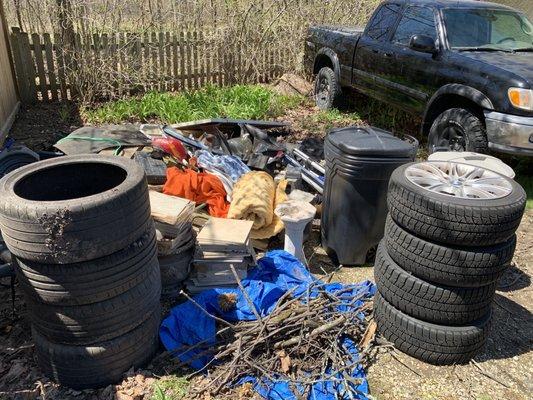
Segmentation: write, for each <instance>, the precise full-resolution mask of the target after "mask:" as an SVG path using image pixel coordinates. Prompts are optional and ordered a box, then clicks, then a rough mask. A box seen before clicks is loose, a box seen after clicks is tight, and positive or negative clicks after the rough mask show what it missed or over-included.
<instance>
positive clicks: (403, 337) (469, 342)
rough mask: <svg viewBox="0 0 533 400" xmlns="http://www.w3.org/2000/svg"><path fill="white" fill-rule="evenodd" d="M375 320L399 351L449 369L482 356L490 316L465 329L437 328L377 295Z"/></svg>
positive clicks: (454, 327) (444, 326)
mask: <svg viewBox="0 0 533 400" xmlns="http://www.w3.org/2000/svg"><path fill="white" fill-rule="evenodd" d="M374 318H375V320H376V323H377V326H378V331H379V332H380V333H381V334H382V335H383V337H385V339H387V340H389V341H390V342H392V343H393V344H394V345H395V347H396V348H397V349H398V350H401V351H403V352H404V353H405V354H408V355H410V356H412V357H415V358H417V359H419V360H422V361H425V362H428V363H430V364H435V365H450V364H462V363H466V362H468V361H469V360H471V359H472V358H473V357H474V356H475V355H476V354H478V353H479V352H481V350H482V349H483V347H484V346H485V343H486V341H487V336H488V333H489V330H490V321H491V313H488V314H487V315H485V316H483V318H481V319H479V320H478V321H475V322H472V323H470V324H468V325H465V326H446V325H436V324H431V323H429V322H424V321H420V320H418V319H416V318H413V317H410V316H408V315H407V314H404V313H402V312H401V311H399V310H398V309H396V308H394V307H393V306H392V305H391V304H389V303H388V302H387V301H385V300H384V299H383V297H382V296H381V295H380V293H379V292H377V293H376V295H375V297H374Z"/></svg>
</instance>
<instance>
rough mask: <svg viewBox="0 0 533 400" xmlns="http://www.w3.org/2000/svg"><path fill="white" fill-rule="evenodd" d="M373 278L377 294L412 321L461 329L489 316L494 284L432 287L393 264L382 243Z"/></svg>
mask: <svg viewBox="0 0 533 400" xmlns="http://www.w3.org/2000/svg"><path fill="white" fill-rule="evenodd" d="M374 276H375V280H376V285H377V287H378V290H379V292H380V294H381V296H383V298H384V299H385V300H387V301H388V302H389V303H390V304H392V305H393V306H394V307H395V308H397V309H398V310H400V311H401V312H404V313H406V314H408V315H410V316H412V317H414V318H417V319H420V320H423V321H426V322H432V323H435V324H443V325H462V324H467V323H470V322H472V321H475V320H477V319H479V318H481V317H482V316H484V315H485V314H487V313H488V312H490V307H491V302H492V299H493V297H494V292H495V290H496V283H491V284H489V285H486V286H482V287H479V288H458V287H451V286H436V285H434V284H432V283H429V282H426V281H423V280H422V279H419V278H417V277H415V276H413V275H411V274H410V273H409V272H407V271H405V270H403V269H402V268H401V267H400V266H399V265H398V264H396V263H395V262H394V261H393V260H392V258H391V257H390V256H389V254H388V253H387V248H386V246H385V243H384V242H383V241H382V242H381V243H380V245H379V246H378V251H377V253H376V262H375V264H374Z"/></svg>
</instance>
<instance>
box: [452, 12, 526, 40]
mask: <svg viewBox="0 0 533 400" xmlns="http://www.w3.org/2000/svg"><path fill="white" fill-rule="evenodd" d="M443 14H444V24H445V26H446V32H447V34H448V43H449V45H450V47H451V48H452V49H459V50H468V49H469V48H476V47H487V48H498V49H499V48H501V49H503V50H514V49H519V48H523V47H528V48H529V47H531V44H532V43H533V24H531V22H530V21H529V20H528V19H527V17H526V16H525V15H523V14H520V13H517V12H514V11H507V10H491V9H486V10H481V9H475V10H465V9H453V8H451V9H445V10H444V11H443Z"/></svg>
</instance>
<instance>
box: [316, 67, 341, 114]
mask: <svg viewBox="0 0 533 400" xmlns="http://www.w3.org/2000/svg"><path fill="white" fill-rule="evenodd" d="M314 94H315V102H316V105H317V106H318V108H320V109H321V110H330V109H332V108H335V107H338V106H339V104H340V99H341V96H342V89H341V85H340V83H339V79H338V78H337V75H336V74H335V71H333V70H332V69H331V68H329V67H324V68H322V69H321V70H320V71H318V74H317V76H316V80H315V92H314Z"/></svg>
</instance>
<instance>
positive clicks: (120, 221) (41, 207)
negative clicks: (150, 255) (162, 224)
mask: <svg viewBox="0 0 533 400" xmlns="http://www.w3.org/2000/svg"><path fill="white" fill-rule="evenodd" d="M0 193H2V199H1V201H0V229H1V230H2V235H3V237H4V240H5V242H6V244H7V246H8V248H9V250H10V251H11V252H12V253H13V254H14V255H15V256H17V257H20V258H22V259H25V260H28V261H35V262H41V263H45V264H69V263H77V262H81V261H87V260H94V259H96V258H100V257H104V256H107V255H109V254H112V253H114V252H116V251H119V250H121V249H123V248H124V247H126V246H128V245H129V244H131V243H132V242H133V241H135V240H136V239H138V238H139V237H141V235H142V234H143V233H144V232H146V230H147V229H148V228H149V226H150V225H151V224H153V222H152V219H151V216H150V200H149V197H148V187H147V183H146V178H145V174H144V171H143V169H142V168H141V167H140V166H139V165H138V164H136V163H135V162H134V161H132V160H128V159H125V158H123V157H105V156H97V155H81V156H65V157H58V158H55V159H50V160H46V161H41V162H37V163H34V164H30V165H27V166H25V167H22V168H19V169H17V170H16V171H13V172H11V173H10V174H8V175H6V176H5V177H4V178H2V179H1V180H0Z"/></svg>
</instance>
